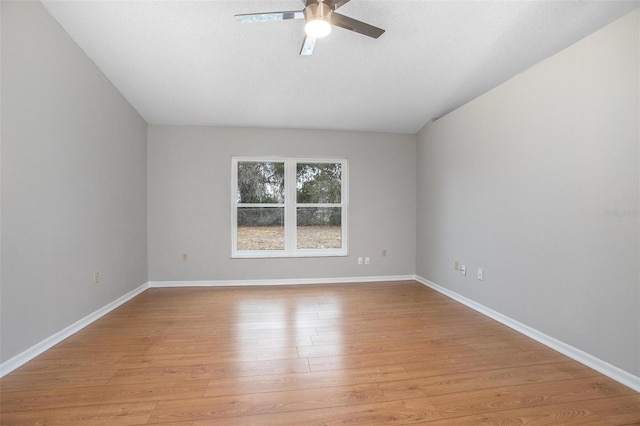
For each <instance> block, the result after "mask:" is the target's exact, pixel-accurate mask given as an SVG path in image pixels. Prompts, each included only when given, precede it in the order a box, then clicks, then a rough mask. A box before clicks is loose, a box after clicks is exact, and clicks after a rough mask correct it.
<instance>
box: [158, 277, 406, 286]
mask: <svg viewBox="0 0 640 426" xmlns="http://www.w3.org/2000/svg"><path fill="white" fill-rule="evenodd" d="M414 279H415V275H391V276H376V277H342V278H293V279H283V280H216V281H149V287H234V286H236V287H239V286H270V285H302V284H343V283H373V282H380V281H413V280H414Z"/></svg>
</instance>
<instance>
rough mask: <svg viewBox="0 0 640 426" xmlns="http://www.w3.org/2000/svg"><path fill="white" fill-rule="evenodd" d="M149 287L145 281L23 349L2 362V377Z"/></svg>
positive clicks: (0, 365)
mask: <svg viewBox="0 0 640 426" xmlns="http://www.w3.org/2000/svg"><path fill="white" fill-rule="evenodd" d="M147 288H149V284H148V283H145V284H143V285H141V286H140V287H138V288H136V289H134V290H132V291H130V292H129V293H127V294H125V295H124V296H121V297H119V298H118V299H116V300H114V301H113V302H111V303H109V304H108V305H106V306H104V307H102V308H100V309H98V310H97V311H95V312H93V313H91V314H89V315H87V316H86V317H84V318H82V319H81V320H79V321H76V322H75V323H73V324H71V325H70V326H68V327H66V328H64V329H63V330H60V331H58V332H57V333H55V334H53V335H51V336H49V337H47V338H46V339H44V340H43V341H41V342H40V343H37V344H35V345H33V346H32V347H30V348H29V349H27V350H26V351H23V352H21V353H19V354H18V355H16V356H14V357H13V358H10V359H8V360H6V361H5V362H3V363H2V364H0V378H2V377H4V376H5V375H7V374H9V373H11V372H12V371H13V370H15V369H16V368H18V367H20V366H22V365H24V364H26V363H27V362H29V361H31V360H32V359H34V358H35V357H37V356H38V355H40V354H41V353H43V352H44V351H46V350H48V349H50V348H52V347H53V346H55V345H57V344H58V343H60V342H62V341H63V340H64V339H66V338H68V337H70V336H72V335H73V334H75V333H77V332H78V331H80V330H82V329H83V328H85V327H86V326H88V325H89V324H91V323H92V322H94V321H96V320H98V319H100V318H101V317H103V316H105V315H106V314H108V313H109V312H111V311H113V310H114V309H116V308H117V307H118V306H120V305H122V304H124V303H125V302H128V301H129V300H131V299H133V298H134V297H136V296H137V295H139V294H140V293H142V292H143V291H145V290H146V289H147Z"/></svg>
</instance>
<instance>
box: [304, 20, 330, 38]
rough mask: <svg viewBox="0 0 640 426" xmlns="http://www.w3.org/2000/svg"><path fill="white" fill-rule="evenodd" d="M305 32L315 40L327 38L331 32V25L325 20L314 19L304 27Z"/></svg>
mask: <svg viewBox="0 0 640 426" xmlns="http://www.w3.org/2000/svg"><path fill="white" fill-rule="evenodd" d="M304 32H305V33H307V35H308V36H309V37H313V38H322V37H326V36H328V35H329V33H330V32H331V24H330V23H328V22H327V21H325V20H324V19H313V20H311V21H309V22H307V24H306V25H305V26H304Z"/></svg>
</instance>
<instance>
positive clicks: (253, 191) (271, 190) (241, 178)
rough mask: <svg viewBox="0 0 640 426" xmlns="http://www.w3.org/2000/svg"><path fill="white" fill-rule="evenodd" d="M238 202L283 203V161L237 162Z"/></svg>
mask: <svg viewBox="0 0 640 426" xmlns="http://www.w3.org/2000/svg"><path fill="white" fill-rule="evenodd" d="M237 197H238V200H237V202H238V203H260V204H265V203H273V204H275V203H278V204H281V203H284V163H281V162H270V161H260V162H257V161H240V162H238V195H237Z"/></svg>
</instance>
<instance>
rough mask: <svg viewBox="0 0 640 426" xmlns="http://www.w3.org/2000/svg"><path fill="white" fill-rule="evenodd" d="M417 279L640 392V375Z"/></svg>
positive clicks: (429, 282)
mask: <svg viewBox="0 0 640 426" xmlns="http://www.w3.org/2000/svg"><path fill="white" fill-rule="evenodd" d="M415 280H416V281H418V282H419V283H421V284H424V285H426V286H427V287H430V288H432V289H434V290H435V291H437V292H439V293H442V294H443V295H445V296H447V297H449V298H451V299H453V300H455V301H456V302H460V303H462V304H463V305H466V306H468V307H470V308H471V309H473V310H475V311H478V312H480V313H481V314H483V315H486V316H488V317H489V318H493V319H494V320H496V321H498V322H500V323H502V324H504V325H506V326H507V327H510V328H512V329H514V330H516V331H518V332H520V333H522V334H524V335H525V336H528V337H530V338H532V339H534V340H536V341H538V342H540V343H542V344H543V345H545V346H548V347H550V348H551V349H553V350H555V351H558V352H560V353H561V354H563V355H566V356H568V357H569V358H572V359H574V360H576V361H578V362H580V363H582V364H584V365H586V366H587V367H590V368H593V369H594V370H596V371H598V372H600V373H602V374H604V375H605V376H608V377H610V378H612V379H613V380H615V381H617V382H619V383H622V384H623V385H625V386H628V387H630V388H631V389H633V390H635V391H636V392H640V377H638V376H635V375H633V374H631V373H629V372H626V371H624V370H622V369H620V368H618V367H616V366H614V365H611V364H609V363H608V362H606V361H603V360H601V359H599V358H596V357H594V356H593V355H590V354H588V353H586V352H584V351H581V350H580V349H578V348H575V347H573V346H571V345H568V344H566V343H564V342H561V341H560V340H558V339H555V338H553V337H551V336H548V335H546V334H544V333H542V332H540V331H538V330H536V329H534V328H531V327H529V326H528V325H525V324H522V323H521V322H518V321H516V320H514V319H512V318H510V317H508V316H506V315H503V314H501V313H499V312H496V311H494V310H493V309H490V308H487V307H486V306H484V305H481V304H479V303H477V302H474V301H473V300H471V299H467V298H466V297H464V296H462V295H460V294H458V293H456V292H453V291H451V290H448V289H446V288H444V287H442V286H440V285H438V284H436V283H433V282H431V281H429V280H427V279H425V278H422V277H420V276H416V277H415Z"/></svg>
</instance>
